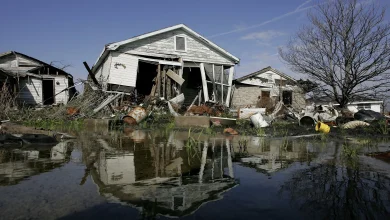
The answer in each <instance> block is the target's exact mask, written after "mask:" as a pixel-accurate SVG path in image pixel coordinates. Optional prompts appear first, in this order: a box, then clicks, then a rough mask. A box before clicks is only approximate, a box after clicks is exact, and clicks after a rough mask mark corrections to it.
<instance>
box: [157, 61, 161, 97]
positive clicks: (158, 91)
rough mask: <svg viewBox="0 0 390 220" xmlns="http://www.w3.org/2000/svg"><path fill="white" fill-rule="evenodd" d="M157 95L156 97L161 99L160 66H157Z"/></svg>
mask: <svg viewBox="0 0 390 220" xmlns="http://www.w3.org/2000/svg"><path fill="white" fill-rule="evenodd" d="M157 66H158V67H157V93H158V97H161V66H160V64H158V65H157Z"/></svg>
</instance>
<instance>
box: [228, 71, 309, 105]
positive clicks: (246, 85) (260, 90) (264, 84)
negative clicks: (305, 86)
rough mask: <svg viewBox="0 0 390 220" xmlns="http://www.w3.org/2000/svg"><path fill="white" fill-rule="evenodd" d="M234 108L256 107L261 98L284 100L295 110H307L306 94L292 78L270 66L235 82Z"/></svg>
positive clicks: (275, 100) (274, 100)
mask: <svg viewBox="0 0 390 220" xmlns="http://www.w3.org/2000/svg"><path fill="white" fill-rule="evenodd" d="M234 86H235V90H234V93H233V100H232V107H233V108H243V107H256V106H257V105H258V103H259V101H260V100H261V98H264V97H265V98H271V100H272V101H273V102H274V103H276V102H277V101H279V100H282V101H283V103H284V104H285V105H291V106H292V107H293V108H294V109H296V110H300V109H304V108H305V93H304V91H303V90H302V88H301V87H300V86H299V85H298V83H297V81H296V80H295V79H293V78H292V77H290V76H288V75H286V74H284V73H282V72H280V71H278V70H276V69H274V68H272V67H270V66H268V67H266V68H264V69H261V70H259V71H257V72H254V73H251V74H249V75H246V76H243V77H240V78H238V79H235V80H234Z"/></svg>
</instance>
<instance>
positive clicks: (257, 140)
mask: <svg viewBox="0 0 390 220" xmlns="http://www.w3.org/2000/svg"><path fill="white" fill-rule="evenodd" d="M247 140H248V141H247V145H246V148H245V152H244V151H243V150H242V149H241V151H242V153H243V154H242V155H244V156H243V157H242V158H241V162H242V163H243V164H244V165H249V166H251V167H254V168H256V169H257V170H259V171H261V172H266V173H273V172H276V171H278V170H281V169H283V168H287V167H288V166H289V165H290V164H291V163H292V162H293V161H301V160H302V159H303V158H305V159H307V157H309V156H310V154H312V152H309V149H308V147H307V142H302V141H296V140H295V141H294V140H293V139H287V138H282V139H269V138H263V137H247ZM235 146H239V144H238V143H237V144H236V145H235ZM237 151H238V152H239V151H240V150H237Z"/></svg>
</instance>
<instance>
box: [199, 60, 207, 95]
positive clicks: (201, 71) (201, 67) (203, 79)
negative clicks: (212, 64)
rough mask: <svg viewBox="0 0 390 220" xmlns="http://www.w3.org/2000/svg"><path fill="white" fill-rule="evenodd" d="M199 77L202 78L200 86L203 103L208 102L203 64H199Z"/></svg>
mask: <svg viewBox="0 0 390 220" xmlns="http://www.w3.org/2000/svg"><path fill="white" fill-rule="evenodd" d="M199 66H200V75H201V77H202V86H203V95H204V101H205V102H207V101H209V93H208V89H207V82H206V73H205V71H204V64H203V63H200V65H199Z"/></svg>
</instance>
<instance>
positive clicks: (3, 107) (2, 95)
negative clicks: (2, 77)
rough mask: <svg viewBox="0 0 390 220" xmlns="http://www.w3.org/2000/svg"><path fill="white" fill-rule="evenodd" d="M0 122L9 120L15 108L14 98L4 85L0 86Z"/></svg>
mask: <svg viewBox="0 0 390 220" xmlns="http://www.w3.org/2000/svg"><path fill="white" fill-rule="evenodd" d="M0 86H1V88H0V120H5V119H11V118H12V116H11V114H12V111H13V110H14V108H15V106H16V101H15V97H14V96H13V95H12V94H11V92H10V91H9V89H8V87H7V85H6V83H1V84H0Z"/></svg>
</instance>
